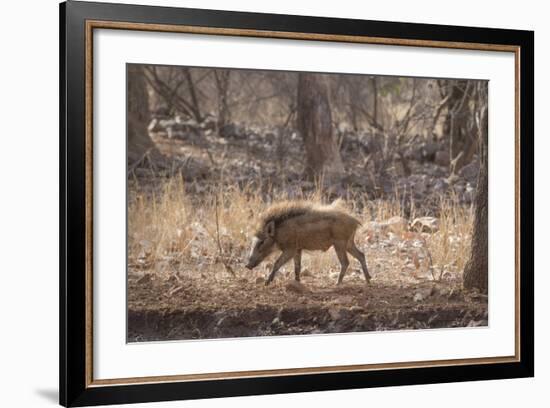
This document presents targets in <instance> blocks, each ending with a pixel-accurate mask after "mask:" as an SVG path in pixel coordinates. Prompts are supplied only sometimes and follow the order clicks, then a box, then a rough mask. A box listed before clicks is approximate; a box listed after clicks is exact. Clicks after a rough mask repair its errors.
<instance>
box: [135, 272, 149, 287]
mask: <svg viewBox="0 0 550 408" xmlns="http://www.w3.org/2000/svg"><path fill="white" fill-rule="evenodd" d="M151 280H152V279H151V274H149V273H146V274H145V275H143V276H142V277H141V278H139V279H138V280H137V283H138V284H140V285H145V284H147V283H149V282H151Z"/></svg>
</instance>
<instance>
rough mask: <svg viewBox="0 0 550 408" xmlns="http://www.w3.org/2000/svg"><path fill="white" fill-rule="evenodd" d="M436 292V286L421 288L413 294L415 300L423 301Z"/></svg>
mask: <svg viewBox="0 0 550 408" xmlns="http://www.w3.org/2000/svg"><path fill="white" fill-rule="evenodd" d="M434 294H435V291H434V287H433V286H432V287H430V288H424V289H419V290H417V292H416V293H415V294H414V296H413V300H414V301H415V302H422V301H424V300H426V299H428V298H429V297H430V296H432V295H434Z"/></svg>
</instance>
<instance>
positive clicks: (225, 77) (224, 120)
mask: <svg viewBox="0 0 550 408" xmlns="http://www.w3.org/2000/svg"><path fill="white" fill-rule="evenodd" d="M230 77H231V70H229V69H214V79H215V80H216V88H217V91H218V131H220V130H221V129H222V128H223V127H224V126H225V125H228V124H229V122H230V121H231V112H230V110H229V103H228V100H227V98H228V94H229V82H230Z"/></svg>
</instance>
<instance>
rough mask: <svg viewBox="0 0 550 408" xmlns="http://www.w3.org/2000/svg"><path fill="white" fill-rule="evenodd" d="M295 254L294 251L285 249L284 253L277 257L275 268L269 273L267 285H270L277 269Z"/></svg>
mask: <svg viewBox="0 0 550 408" xmlns="http://www.w3.org/2000/svg"><path fill="white" fill-rule="evenodd" d="M294 255H295V252H294V251H283V253H282V254H281V255H280V256H279V258H277V260H276V261H275V264H274V265H273V269H272V270H271V273H270V274H269V276H268V278H267V280H266V281H265V286H267V285H269V284H270V283H271V282H272V281H273V278H275V274H276V273H277V271H278V270H279V269H280V268H281V266H283V265H284V264H286V263H287V262H288V261H290V259H291V258H292V257H293V256H294Z"/></svg>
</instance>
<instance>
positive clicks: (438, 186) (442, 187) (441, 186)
mask: <svg viewBox="0 0 550 408" xmlns="http://www.w3.org/2000/svg"><path fill="white" fill-rule="evenodd" d="M448 187H449V184H448V183H447V181H446V180H444V179H439V180H437V181H436V182H435V184H434V185H433V187H432V191H433V192H434V193H436V194H443V193H445V191H447V188H448Z"/></svg>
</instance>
